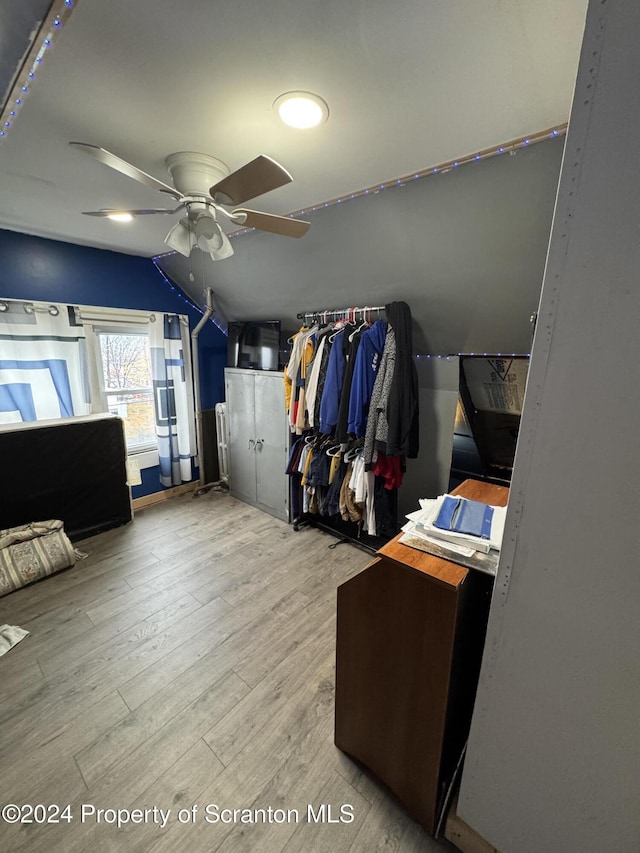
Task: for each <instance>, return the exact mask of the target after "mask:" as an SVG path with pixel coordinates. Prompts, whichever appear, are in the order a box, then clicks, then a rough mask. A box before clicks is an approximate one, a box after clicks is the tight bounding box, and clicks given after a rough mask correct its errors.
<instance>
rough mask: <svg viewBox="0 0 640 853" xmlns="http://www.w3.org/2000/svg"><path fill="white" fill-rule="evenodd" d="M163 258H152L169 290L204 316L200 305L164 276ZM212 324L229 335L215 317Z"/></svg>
mask: <svg viewBox="0 0 640 853" xmlns="http://www.w3.org/2000/svg"><path fill="white" fill-rule="evenodd" d="M165 254H169V255H171V254H174V253H173V252H166V253H165ZM163 257H165V255H156V256H155V257H154V258H151V260H152V261H153V265H154V266H155V268H156V269H157V270H158V272H159V273H160V277H161V278H162V280H163V281H164V283H165V284H166V285H168V287H169V289H170V290H172V291H173V292H174V294H175V295H176V296H178V297H179V298H180V299H182V301H183V302H186V304H187V305H188V306H189V308H193V310H194V311H197V312H198V313H200V314H203V313H204V311H203V310H202V308H200V307H198V305H196V303H195V302H193V301H192V300H191V299H188V298H187V297H186V296H185V295H184V291H183V290H182V288H181V287H178V285H176V284H174V283H173V282H172V281H171V280H170V279H169V278H167V276H166V275H165V274H164V272H163V271H162V269H161V268H160V265H159V263H158V260H159V259H160V258H163ZM211 322H212V323H213V325H214V326H217V327H218V329H220V331H221V332H222V333H223V334H225V335H226V334H227V330H226V329H225V328H223V327H222V326H221V325H220V323H218V321H217V320H216V318H215V317H211Z"/></svg>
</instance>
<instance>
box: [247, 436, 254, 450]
mask: <svg viewBox="0 0 640 853" xmlns="http://www.w3.org/2000/svg"><path fill="white" fill-rule="evenodd" d="M255 444H256V443H255V441H254V439H253V438H250V439H249V446H248V447H247V450H255V449H256V448H255Z"/></svg>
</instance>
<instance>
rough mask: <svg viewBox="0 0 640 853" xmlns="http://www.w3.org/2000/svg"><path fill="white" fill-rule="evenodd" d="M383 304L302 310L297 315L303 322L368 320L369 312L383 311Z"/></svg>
mask: <svg viewBox="0 0 640 853" xmlns="http://www.w3.org/2000/svg"><path fill="white" fill-rule="evenodd" d="M384 310H385V308H384V305H365V306H364V308H357V307H353V308H334V309H332V310H331V311H303V312H300V313H299V314H298V315H297V317H298V320H302V321H303V322H304V323H307V324H308V323H325V324H326V323H329V322H330V321H331V320H353V321H356V320H369V319H370V318H371V312H372V311H375V312H377V314H378V317H379V316H380V314H383V313H384Z"/></svg>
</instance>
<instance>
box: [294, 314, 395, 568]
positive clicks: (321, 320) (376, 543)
mask: <svg viewBox="0 0 640 853" xmlns="http://www.w3.org/2000/svg"><path fill="white" fill-rule="evenodd" d="M372 313H374V314H376V315H377V317H376V319H379V318H380V316H381V315H383V314H384V313H385V306H384V305H365V306H364V307H356V306H354V307H351V308H333V309H331V310H327V311H303V312H300V313H299V314H297V318H298V320H302V322H303V323H304V324H305V325H306V326H309V325H313V324H322V325H326V324H328V323H330V322H337V321H338V320H350V321H351V322H353V323H355V322H357V321H360V322H362V321H370V320H371V314H372ZM352 525H353V527H355V528H356V530H357V533H355V534H354V533H353V532H351V531H349V528H350V527H351V526H352ZM307 526H313V527H318V528H320V529H321V530H324V531H325V532H326V533H330V534H331V535H332V536H335V537H337V541H336V542H334V543H333V544H332V545H329V548H335V547H337V546H338V545H340V544H341V543H343V542H350V543H351V544H352V545H356V546H357V547H359V548H362V549H363V550H364V551H367V552H368V553H370V554H375V553H376V550H377V549H378V548H379V547H382V545H384V544H385V543H386V541H387V540H386V538H383V537H377V536H376V537H369V536H368V534H366V533H365V534H363V533H362V530H361V528H360V526H359V525H356V522H342V521H340V522H339V523H338V522H336V524H335V526H334V525H333V524H331V523H329V522H327V521H323V517H322V516H315V515H311V514H307V515H306V516H301V517H298V518H295V519H294V520H293V529H294V530H296V531H298V530H300V529H301V528H302V527H307ZM363 537H364V538H363ZM367 539H369V540H370V541H367Z"/></svg>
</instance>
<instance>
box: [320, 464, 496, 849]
mask: <svg viewBox="0 0 640 853" xmlns="http://www.w3.org/2000/svg"><path fill="white" fill-rule="evenodd" d="M453 494H459V495H463V496H464V497H468V498H470V499H472V500H479V501H483V502H484V503H491V504H494V505H498V506H505V505H506V502H507V498H508V490H507V489H506V488H504V487H503V486H496V485H491V484H488V483H482V482H479V481H475V480H466V481H465V482H464V483H462V485H460V486H459V487H458V488H457V489H456V490H455V492H454V493H453ZM400 535H401V534H400ZM400 535H398V536H396V537H395V539H392V540H391V541H390V542H389V543H388V544H387V545H385V546H384V547H383V548H381V549H380V551H378V553H377V556H376V557H375V559H374V560H373V561H372V562H371V563H370V564H369V565H368V566H367V567H366V568H365V569H364V570H363V571H362V572H360V574H358V575H356V576H355V577H354V578H351V579H350V580H349V581H347V582H346V583H344V584H342V585H341V586H340V587H338V617H337V647H336V717H335V743H336V746H338V747H339V748H340V749H341V750H343V751H344V752H346V753H347V754H348V755H350V756H352V757H353V758H355V759H356V760H358V761H359V762H361V763H362V764H364V765H365V766H366V767H367V768H368V769H369V770H371V771H372V772H373V773H374V774H375V775H376V776H377V777H378V778H379V779H380V780H381V781H382V782H384V783H385V785H387V786H388V788H389V789H390V790H391V791H392V792H393V793H394V794H395V795H396V796H397V797H398V798H399V800H400V801H401V802H402V803H403V804H404V806H405V807H406V809H407V811H408V812H409V813H410V814H411V815H412V816H413V817H414V818H415V819H416V820H417V821H418V822H419V823H420V824H421V825H422V826H423V827H424V828H425V829H426V830H427V831H428V832H430V833H434V832H435V829H436V826H437V822H438V819H439V814H440V810H441V808H442V805H443V800H444V795H445V793H446V789H447V787H448V785H449V784H450V781H451V779H452V778H453V775H454V772H455V768H456V764H457V762H458V760H459V758H460V756H461V754H462V750H463V748H464V744H465V742H466V739H467V735H468V732H469V725H470V722H471V713H472V710H473V701H474V698H475V693H476V687H477V682H478V675H479V671H480V663H481V660H482V650H483V645H484V637H485V631H486V625H487V618H488V613H489V604H490V599H491V591H492V586H493V578H492V577H491V576H490V575H488V574H484V573H482V572H478V571H475V570H472V569H467V568H464V567H463V566H460V565H458V564H457V563H455V562H451V561H449V560H444V559H441V558H440V557H435V556H432V555H431V554H427V553H424V552H423V551H418V550H416V549H413V548H410V547H408V546H407V545H403V544H402V543H401V542H400V541H399V539H400Z"/></svg>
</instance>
